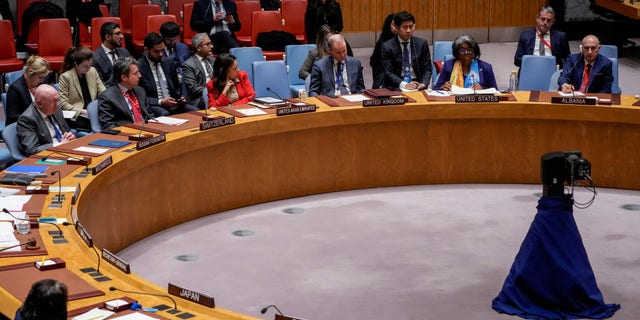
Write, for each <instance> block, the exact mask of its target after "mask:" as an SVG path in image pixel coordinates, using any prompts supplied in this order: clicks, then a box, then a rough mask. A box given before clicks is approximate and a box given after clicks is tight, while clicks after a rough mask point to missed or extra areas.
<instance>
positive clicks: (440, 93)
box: [427, 90, 451, 97]
mask: <svg viewBox="0 0 640 320" xmlns="http://www.w3.org/2000/svg"><path fill="white" fill-rule="evenodd" d="M427 94H428V95H430V96H435V97H450V96H451V92H449V91H444V90H427Z"/></svg>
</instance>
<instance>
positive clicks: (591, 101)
mask: <svg viewBox="0 0 640 320" xmlns="http://www.w3.org/2000/svg"><path fill="white" fill-rule="evenodd" d="M597 102H598V98H596V97H551V103H557V104H581V105H588V106H595V105H596V103H597Z"/></svg>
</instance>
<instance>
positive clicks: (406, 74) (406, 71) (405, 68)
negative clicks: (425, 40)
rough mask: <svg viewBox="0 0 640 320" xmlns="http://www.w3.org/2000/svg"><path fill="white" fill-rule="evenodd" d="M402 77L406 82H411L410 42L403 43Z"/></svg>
mask: <svg viewBox="0 0 640 320" xmlns="http://www.w3.org/2000/svg"><path fill="white" fill-rule="evenodd" d="M402 77H403V81H404V82H411V63H410V62H409V42H403V43H402Z"/></svg>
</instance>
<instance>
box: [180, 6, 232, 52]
mask: <svg viewBox="0 0 640 320" xmlns="http://www.w3.org/2000/svg"><path fill="white" fill-rule="evenodd" d="M191 29H192V30H195V31H197V32H204V33H206V34H208V35H209V37H210V38H211V42H213V48H214V50H215V51H214V52H215V53H223V52H229V49H231V48H236V47H239V46H240V45H239V44H238V41H237V40H236V35H235V31H238V30H240V20H239V19H238V9H237V6H236V4H235V2H233V1H231V0H213V1H212V0H197V1H196V2H195V3H194V4H193V13H192V14H191Z"/></svg>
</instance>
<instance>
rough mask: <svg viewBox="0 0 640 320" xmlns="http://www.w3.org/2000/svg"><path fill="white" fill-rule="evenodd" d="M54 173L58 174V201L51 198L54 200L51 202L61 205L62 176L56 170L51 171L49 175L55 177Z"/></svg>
mask: <svg viewBox="0 0 640 320" xmlns="http://www.w3.org/2000/svg"><path fill="white" fill-rule="evenodd" d="M56 173H57V174H58V195H57V197H58V199H57V200H55V199H56V197H53V198H54V200H53V202H60V203H62V202H63V201H64V198H63V197H62V174H60V171H59V170H56V171H52V172H51V175H52V176H55V175H56Z"/></svg>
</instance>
